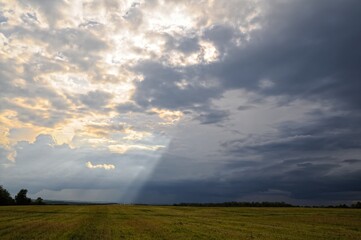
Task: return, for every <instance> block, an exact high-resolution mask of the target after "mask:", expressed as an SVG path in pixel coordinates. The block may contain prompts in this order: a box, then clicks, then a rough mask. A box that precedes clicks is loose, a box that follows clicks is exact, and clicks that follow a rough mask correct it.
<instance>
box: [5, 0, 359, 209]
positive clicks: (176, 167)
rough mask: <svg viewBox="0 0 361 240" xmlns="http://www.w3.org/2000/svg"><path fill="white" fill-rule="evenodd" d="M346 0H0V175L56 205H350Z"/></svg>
mask: <svg viewBox="0 0 361 240" xmlns="http://www.w3.org/2000/svg"><path fill="white" fill-rule="evenodd" d="M360 5H361V4H360V3H359V2H358V1H356V0H347V1H342V2H340V1H336V0H332V1H326V0H321V1H317V2H315V1H311V0H304V1H279V0H272V1H262V0H261V1H259V0H234V1H222V2H220V1H211V0H209V1H206V0H204V1H198V2H197V4H194V1H160V0H159V1H156V0H155V1H77V2H76V3H70V2H68V1H60V0H59V1H38V0H32V1H26V2H24V1H10V2H9V1H0V9H1V10H0V56H1V57H0V94H1V95H0V96H1V97H0V181H1V184H3V185H4V186H5V187H9V189H10V190H11V191H16V189H18V188H22V187H24V184H26V186H25V187H27V188H28V189H29V190H30V191H31V192H32V194H37V193H42V194H43V195H44V197H43V198H47V197H49V198H61V199H68V200H69V199H73V200H80V199H81V200H86V199H82V196H87V197H91V198H93V199H94V200H97V201H122V202H124V201H127V202H134V201H136V202H155V203H171V202H179V201H202V202H207V201H231V200H253V199H254V200H280V199H281V200H285V201H290V202H299V203H310V204H311V203H326V202H332V203H333V202H350V201H356V200H359V199H360V198H361V189H360V186H361V184H360V181H361V178H360V177H359V176H360V175H361V174H360V171H361V165H360V163H361V160H360V157H359V156H360V150H361V144H360V143H361V133H360V132H359V131H358V123H359V122H360V120H361V112H360V110H361V108H360V107H361V105H360V103H361V98H360V96H361V95H360V94H359V90H360V89H361V85H360V79H359V78H360V76H361V72H360V71H361V70H360V69H361V67H360V66H359V65H360V62H361V59H360V58H361V57H360V54H359V53H360V52H361V49H360V44H359V40H360V39H361V30H360V29H361V28H360V27H359V26H358V25H359V22H361V19H360V18H361V17H360V16H361V11H360V9H361V6H360ZM105 170H111V171H105ZM79 192H82V194H78V193H79ZM87 193H89V194H87ZM97 193H98V195H97ZM89 200H91V199H89Z"/></svg>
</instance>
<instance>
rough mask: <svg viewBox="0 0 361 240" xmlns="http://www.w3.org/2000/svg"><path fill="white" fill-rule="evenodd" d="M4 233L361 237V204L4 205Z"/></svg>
mask: <svg viewBox="0 0 361 240" xmlns="http://www.w3.org/2000/svg"><path fill="white" fill-rule="evenodd" d="M0 239H142V240H143V239H144V240H145V239H300V240H301V239H302V240H304V239H327V240H331V239H361V210H358V209H310V208H205V207H204V208H203V207H201V208H197V207H163V206H121V205H95V206H50V205H48V206H3V207H0Z"/></svg>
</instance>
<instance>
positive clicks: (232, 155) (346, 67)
mask: <svg viewBox="0 0 361 240" xmlns="http://www.w3.org/2000/svg"><path fill="white" fill-rule="evenodd" d="M269 7H270V8H271V10H270V11H269V12H268V13H267V14H266V15H265V16H263V17H262V21H263V23H262V29H261V30H259V31H256V32H255V33H253V34H252V40H251V41H249V42H247V43H245V44H243V45H242V46H241V47H236V46H235V45H232V43H231V39H232V38H233V36H234V35H235V34H234V33H233V32H232V29H231V28H228V27H225V26H214V27H212V28H210V29H208V30H206V31H205V34H204V37H205V38H206V39H208V40H210V41H212V42H214V43H215V44H216V46H217V48H218V49H222V50H224V51H227V52H228V54H227V55H226V56H225V57H224V60H222V61H219V62H215V63H213V64H210V66H208V67H204V68H202V72H203V76H204V75H205V74H204V72H207V74H209V75H210V76H216V78H217V79H218V80H219V83H220V86H219V88H217V91H216V92H214V93H216V94H209V93H208V92H206V91H205V92H203V91H199V90H200V89H192V90H193V91H192V92H191V94H190V97H189V98H187V97H186V96H187V94H185V95H183V97H184V98H183V101H181V100H180V99H182V98H179V97H178V94H179V93H181V92H182V90H181V89H178V88H175V87H173V86H172V87H169V86H171V85H170V82H172V81H177V80H179V79H180V78H181V76H179V74H170V73H169V74H164V75H162V74H161V75H159V76H161V77H160V78H159V77H158V71H155V74H156V75H157V76H155V75H153V76H151V78H146V79H145V81H144V82H142V83H141V85H140V86H139V87H140V90H139V91H140V92H141V93H143V92H145V89H146V88H147V87H150V89H151V91H149V95H148V96H147V98H148V99H151V98H152V97H154V99H153V100H152V102H153V103H155V104H158V105H162V106H163V107H166V108H167V107H168V108H177V107H181V106H192V103H195V102H202V103H204V104H209V101H208V100H209V98H214V97H218V96H219V94H220V92H222V91H225V90H231V89H246V90H248V91H253V92H256V93H258V94H260V96H261V98H262V96H263V97H264V98H266V97H269V96H281V97H282V98H283V101H281V102H280V103H279V104H280V105H287V104H288V103H289V102H292V101H296V100H300V99H307V100H312V101H315V102H319V103H323V104H326V105H328V106H331V107H329V108H328V109H325V110H323V111H324V113H317V112H313V113H310V114H309V116H310V117H311V118H312V120H310V121H307V122H301V121H292V122H282V123H279V124H277V125H276V126H274V130H275V131H274V132H273V133H272V134H266V135H261V136H257V135H250V136H249V137H246V138H242V139H236V140H230V141H225V142H223V144H222V147H223V150H224V156H225V158H226V159H227V160H224V162H223V163H222V162H221V160H219V161H218V164H219V165H218V168H217V167H215V168H214V169H213V171H212V170H209V171H208V172H207V171H203V169H204V168H205V167H206V168H207V169H208V168H211V167H210V166H209V164H211V162H208V165H207V164H206V163H203V164H202V163H201V161H199V160H197V159H194V163H193V164H194V165H193V166H192V168H191V169H192V170H191V171H192V172H193V171H196V169H198V170H199V171H201V172H203V173H204V174H203V175H202V176H198V177H197V174H194V176H195V177H194V178H193V179H192V180H190V179H187V178H186V177H184V178H182V174H181V172H182V171H180V172H178V170H179V169H183V168H185V169H186V168H187V167H186V166H188V164H187V161H185V162H186V163H184V161H177V158H174V157H169V156H165V157H164V158H163V159H162V162H161V164H160V165H159V169H156V170H155V172H154V175H153V177H152V179H150V181H149V182H148V183H147V184H146V185H145V186H144V189H143V191H141V194H140V195H139V196H138V197H139V198H138V201H139V202H142V201H151V202H152V201H153V202H157V201H162V200H163V201H165V202H174V201H187V202H192V201H203V202H204V201H230V200H237V199H242V197H245V196H247V195H252V194H258V193H264V192H267V191H269V190H270V189H275V190H277V191H280V192H286V193H289V195H288V196H289V200H290V201H296V202H297V200H300V199H306V200H310V201H313V202H317V201H319V202H318V203H320V202H321V203H322V201H327V200H329V201H332V200H343V201H352V200H358V199H360V197H361V165H360V160H358V156H359V155H358V154H360V150H361V131H360V130H359V123H360V122H361V116H360V110H361V94H360V90H361V80H360V76H361V65H360V63H361V54H360V53H361V44H360V40H361V27H360V22H361V2H360V1H356V0H347V1H324V0H321V1H308V0H306V1H292V2H287V3H285V2H281V1H272V2H271V3H270V4H269ZM161 72H162V71H161ZM201 75H202V74H201ZM159 79H162V80H159ZM166 79H167V80H168V81H169V82H166ZM264 80H267V83H269V84H263V85H262V81H264ZM163 82H166V83H165V85H166V86H168V88H166V87H164V84H163V85H162V83H163ZM147 84H149V85H147ZM155 86H157V87H155ZM142 89H144V90H142ZM140 92H139V93H140ZM169 93H171V94H169ZM162 94H166V95H167V98H166V97H165V96H162ZM193 95H196V97H194V96H193ZM169 98H170V99H171V100H170V101H169ZM136 100H137V101H138V102H139V101H140V100H142V98H140V97H139V95H138V98H136ZM173 101H174V102H173ZM140 102H141V101H140ZM239 110H249V108H248V107H243V106H241V107H240V108H239ZM211 115H212V114H208V115H207V114H204V115H203V116H208V117H210V118H209V120H207V119H203V120H202V117H200V120H201V122H203V123H207V122H212V120H211V119H212V118H213V119H217V114H214V116H211ZM201 116H202V115H201ZM219 118H222V116H221V114H220V115H219ZM342 155H345V156H342ZM350 156H351V157H350ZM254 159H257V160H254ZM345 159H346V160H345ZM197 161H198V162H197ZM195 162H196V163H195ZM183 163H184V164H183ZM182 164H183V165H182ZM172 166H173V167H172ZM165 168H166V169H165ZM201 169H202V170H201ZM165 173H168V174H169V175H172V178H171V177H169V178H170V180H169V181H167V182H165V181H164V180H163V181H161V180H159V179H158V178H160V176H163V177H164V174H165ZM174 176H179V179H174ZM150 196H153V197H150ZM154 196H164V198H157V197H154Z"/></svg>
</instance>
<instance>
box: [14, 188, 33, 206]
mask: <svg viewBox="0 0 361 240" xmlns="http://www.w3.org/2000/svg"><path fill="white" fill-rule="evenodd" d="M27 193H28V190H26V189H21V190H20V191H19V193H18V194H17V195H16V196H15V202H16V204H18V205H29V204H30V203H31V199H30V198H28V197H27V196H26V194H27Z"/></svg>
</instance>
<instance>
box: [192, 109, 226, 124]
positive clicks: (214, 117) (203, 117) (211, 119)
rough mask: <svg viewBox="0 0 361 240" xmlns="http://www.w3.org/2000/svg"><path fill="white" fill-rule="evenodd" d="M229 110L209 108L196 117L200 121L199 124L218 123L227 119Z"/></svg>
mask: <svg viewBox="0 0 361 240" xmlns="http://www.w3.org/2000/svg"><path fill="white" fill-rule="evenodd" d="M228 116H229V112H227V111H223V110H209V111H208V112H204V113H201V114H200V115H199V116H198V117H197V118H196V119H198V120H199V121H200V123H201V124H212V123H220V122H222V121H224V120H225V119H227V117H228Z"/></svg>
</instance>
